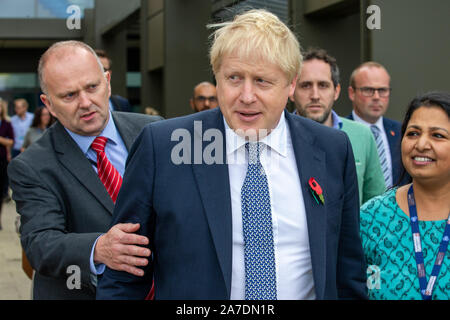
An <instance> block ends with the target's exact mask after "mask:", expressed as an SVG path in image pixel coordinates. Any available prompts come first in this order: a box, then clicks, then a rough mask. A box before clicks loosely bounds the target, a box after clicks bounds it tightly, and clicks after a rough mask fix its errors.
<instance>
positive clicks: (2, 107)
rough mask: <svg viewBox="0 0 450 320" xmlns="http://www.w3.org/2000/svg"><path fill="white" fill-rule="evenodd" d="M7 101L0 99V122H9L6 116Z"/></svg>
mask: <svg viewBox="0 0 450 320" xmlns="http://www.w3.org/2000/svg"><path fill="white" fill-rule="evenodd" d="M7 111H8V101H6V100H3V99H2V98H0V120H5V121H8V122H9V121H10V119H9V116H8V112H7Z"/></svg>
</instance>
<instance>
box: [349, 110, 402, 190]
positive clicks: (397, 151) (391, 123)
mask: <svg viewBox="0 0 450 320" xmlns="http://www.w3.org/2000/svg"><path fill="white" fill-rule="evenodd" d="M347 118H348V119H350V120H354V119H353V114H350V115H349V116H348V117H347ZM383 127H384V131H386V136H387V139H388V143H389V150H390V152H391V161H392V183H393V184H394V185H396V184H397V183H399V180H400V178H401V175H402V172H403V164H402V154H401V142H402V124H401V123H400V122H398V121H395V120H391V119H388V118H386V117H383ZM408 177H409V176H408V174H407V173H406V172H405V176H404V177H403V178H402V181H401V184H404V183H407V179H408Z"/></svg>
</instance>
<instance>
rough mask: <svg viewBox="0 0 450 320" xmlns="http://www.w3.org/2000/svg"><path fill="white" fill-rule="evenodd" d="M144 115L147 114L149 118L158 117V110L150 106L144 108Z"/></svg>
mask: <svg viewBox="0 0 450 320" xmlns="http://www.w3.org/2000/svg"><path fill="white" fill-rule="evenodd" d="M144 114H148V115H149V116H159V112H158V110H156V109H155V108H152V107H150V106H148V107H145V108H144Z"/></svg>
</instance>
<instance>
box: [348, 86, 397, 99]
mask: <svg viewBox="0 0 450 320" xmlns="http://www.w3.org/2000/svg"><path fill="white" fill-rule="evenodd" d="M355 89H357V90H359V91H361V93H362V95H363V96H365V97H372V96H373V95H374V94H375V91H378V95H379V96H380V97H382V98H386V97H389V95H390V94H391V91H392V89H391V88H372V87H361V88H355Z"/></svg>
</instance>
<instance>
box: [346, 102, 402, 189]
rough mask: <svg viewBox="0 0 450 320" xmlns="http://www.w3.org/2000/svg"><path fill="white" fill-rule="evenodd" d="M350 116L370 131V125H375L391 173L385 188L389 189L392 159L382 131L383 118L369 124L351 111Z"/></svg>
mask: <svg viewBox="0 0 450 320" xmlns="http://www.w3.org/2000/svg"><path fill="white" fill-rule="evenodd" d="M352 115H353V119H354V120H355V121H356V122H359V123H362V124H365V125H366V126H368V127H369V129H370V126H371V125H376V126H377V127H378V129H380V132H381V137H382V139H383V146H384V152H385V154H386V162H387V166H388V169H389V172H390V173H391V174H390V175H389V179H388V181H387V183H386V188H390V187H391V186H392V185H393V180H392V179H393V178H392V158H391V149H390V147H389V141H388V138H387V135H386V131H385V130H384V126H383V117H380V118H379V119H378V120H377V122H375V123H370V122H367V121H365V120H364V119H361V118H360V117H359V116H358V115H357V114H356V113H355V110H353V111H352Z"/></svg>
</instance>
